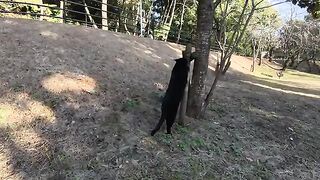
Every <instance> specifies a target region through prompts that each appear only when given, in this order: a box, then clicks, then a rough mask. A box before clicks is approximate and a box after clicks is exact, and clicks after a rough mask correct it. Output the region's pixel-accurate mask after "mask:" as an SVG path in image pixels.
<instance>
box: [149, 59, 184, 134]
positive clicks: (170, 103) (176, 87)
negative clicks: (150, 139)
mask: <svg viewBox="0 0 320 180" xmlns="http://www.w3.org/2000/svg"><path fill="white" fill-rule="evenodd" d="M175 61H176V64H175V65H174V67H173V69H172V72H171V78H170V82H169V86H168V89H167V91H166V94H165V96H164V98H163V101H162V106H161V118H160V120H159V122H158V124H157V126H156V127H155V128H154V129H153V130H152V131H151V136H153V135H154V134H155V133H156V132H157V131H159V129H160V128H161V126H162V124H163V122H164V120H166V124H167V134H171V127H172V125H173V123H174V120H175V118H176V115H177V111H178V107H179V103H180V101H181V100H182V97H183V93H184V88H185V87H186V84H187V81H188V72H189V62H188V60H186V59H184V58H180V59H176V60H175Z"/></svg>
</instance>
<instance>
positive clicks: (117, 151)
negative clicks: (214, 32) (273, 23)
mask: <svg viewBox="0 0 320 180" xmlns="http://www.w3.org/2000/svg"><path fill="white" fill-rule="evenodd" d="M0 33H1V36H0V83H1V86H0V179H48V178H55V179H319V178H320V173H319V172H320V162H319V159H320V153H319V149H320V139H319V138H320V134H319V132H320V131H319V120H320V119H319V113H320V111H319V107H320V100H319V98H317V97H316V96H306V95H304V94H301V93H289V91H288V89H289V90H290V91H295V92H303V93H307V94H313V95H318V91H319V89H318V87H317V86H315V87H314V88H306V87H304V86H303V85H304V83H302V82H301V81H299V80H297V81H295V78H292V77H296V76H293V75H292V76H291V75H290V76H291V78H289V79H286V83H283V82H284V81H282V80H277V79H274V78H269V79H268V78H267V79H265V78H261V77H260V76H258V75H257V74H254V76H253V75H251V74H250V73H248V71H247V69H246V68H248V67H250V66H249V65H250V60H249V59H247V58H244V57H238V56H235V57H233V58H234V59H233V62H235V63H232V70H231V71H230V72H228V73H227V75H226V76H225V77H223V78H222V80H221V82H220V83H219V84H218V88H217V90H216V92H215V95H214V97H213V99H212V102H211V104H210V107H209V108H208V111H207V114H206V117H205V118H204V119H199V120H195V119H191V118H190V119H188V121H187V126H186V127H180V126H177V125H176V126H175V127H174V131H173V134H174V136H173V137H171V136H166V135H165V134H164V133H163V131H161V132H159V134H158V135H156V136H155V137H150V136H149V131H150V130H151V128H152V127H154V125H155V124H156V123H157V121H158V118H160V117H159V116H160V104H161V98H162V96H163V94H164V90H165V88H166V86H167V84H168V82H169V77H170V71H171V68H172V66H173V64H174V62H173V61H172V59H175V58H178V57H180V56H181V49H182V47H181V46H178V45H176V44H172V43H165V42H160V41H153V40H150V39H145V38H137V37H131V36H127V35H123V34H119V33H111V32H105V31H101V30H94V29H89V28H84V27H79V26H70V25H62V24H52V23H45V22H36V21H31V20H19V19H0ZM216 56H217V54H216V53H213V54H212V56H210V57H211V61H210V66H211V67H215V61H214V58H215V57H216ZM261 68H263V67H261ZM261 70H262V69H261ZM270 73H275V72H270ZM297 73H298V74H299V72H297ZM212 75H213V72H212V70H211V69H209V73H208V81H207V84H210V82H212V80H213V79H212V77H213V76H212ZM296 79H297V78H296ZM308 79H309V80H308V82H309V81H310V82H309V83H308V82H307V80H306V84H312V83H315V82H316V83H319V82H320V81H319V78H318V77H317V76H316V77H313V78H311V79H310V77H308ZM270 81H272V83H271V82H270ZM246 82H252V83H246ZM256 84H262V85H264V86H258V85H256ZM279 84H280V85H281V86H280V85H279ZM289 85H290V86H289ZM266 86H267V87H266ZM293 86H294V87H293ZM268 87H270V88H268ZM294 88H295V89H294ZM206 89H207V90H208V89H209V88H206ZM278 89H285V90H287V91H280V90H278Z"/></svg>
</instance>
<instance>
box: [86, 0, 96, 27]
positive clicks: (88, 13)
mask: <svg viewBox="0 0 320 180" xmlns="http://www.w3.org/2000/svg"><path fill="white" fill-rule="evenodd" d="M83 4H84V10H85V11H86V14H87V15H88V16H89V19H90V22H91V23H92V26H93V27H94V28H96V29H97V28H98V26H97V25H96V23H95V22H94V20H93V18H92V16H91V14H90V11H89V8H88V6H87V3H86V1H85V0H84V1H83Z"/></svg>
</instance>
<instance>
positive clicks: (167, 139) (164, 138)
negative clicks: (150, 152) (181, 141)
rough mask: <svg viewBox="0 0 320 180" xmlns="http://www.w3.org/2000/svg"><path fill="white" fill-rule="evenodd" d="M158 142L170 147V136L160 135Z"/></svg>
mask: <svg viewBox="0 0 320 180" xmlns="http://www.w3.org/2000/svg"><path fill="white" fill-rule="evenodd" d="M159 140H160V141H161V142H162V143H164V144H166V145H171V144H172V140H173V139H172V136H171V135H170V134H161V135H160V136H159Z"/></svg>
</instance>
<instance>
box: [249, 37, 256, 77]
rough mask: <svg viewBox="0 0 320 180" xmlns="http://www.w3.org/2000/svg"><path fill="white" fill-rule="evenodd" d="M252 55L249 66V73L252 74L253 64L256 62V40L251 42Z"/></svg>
mask: <svg viewBox="0 0 320 180" xmlns="http://www.w3.org/2000/svg"><path fill="white" fill-rule="evenodd" d="M252 53H253V55H252V56H253V57H252V64H251V68H250V71H251V72H253V71H254V62H255V61H256V40H254V39H253V40H252Z"/></svg>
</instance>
